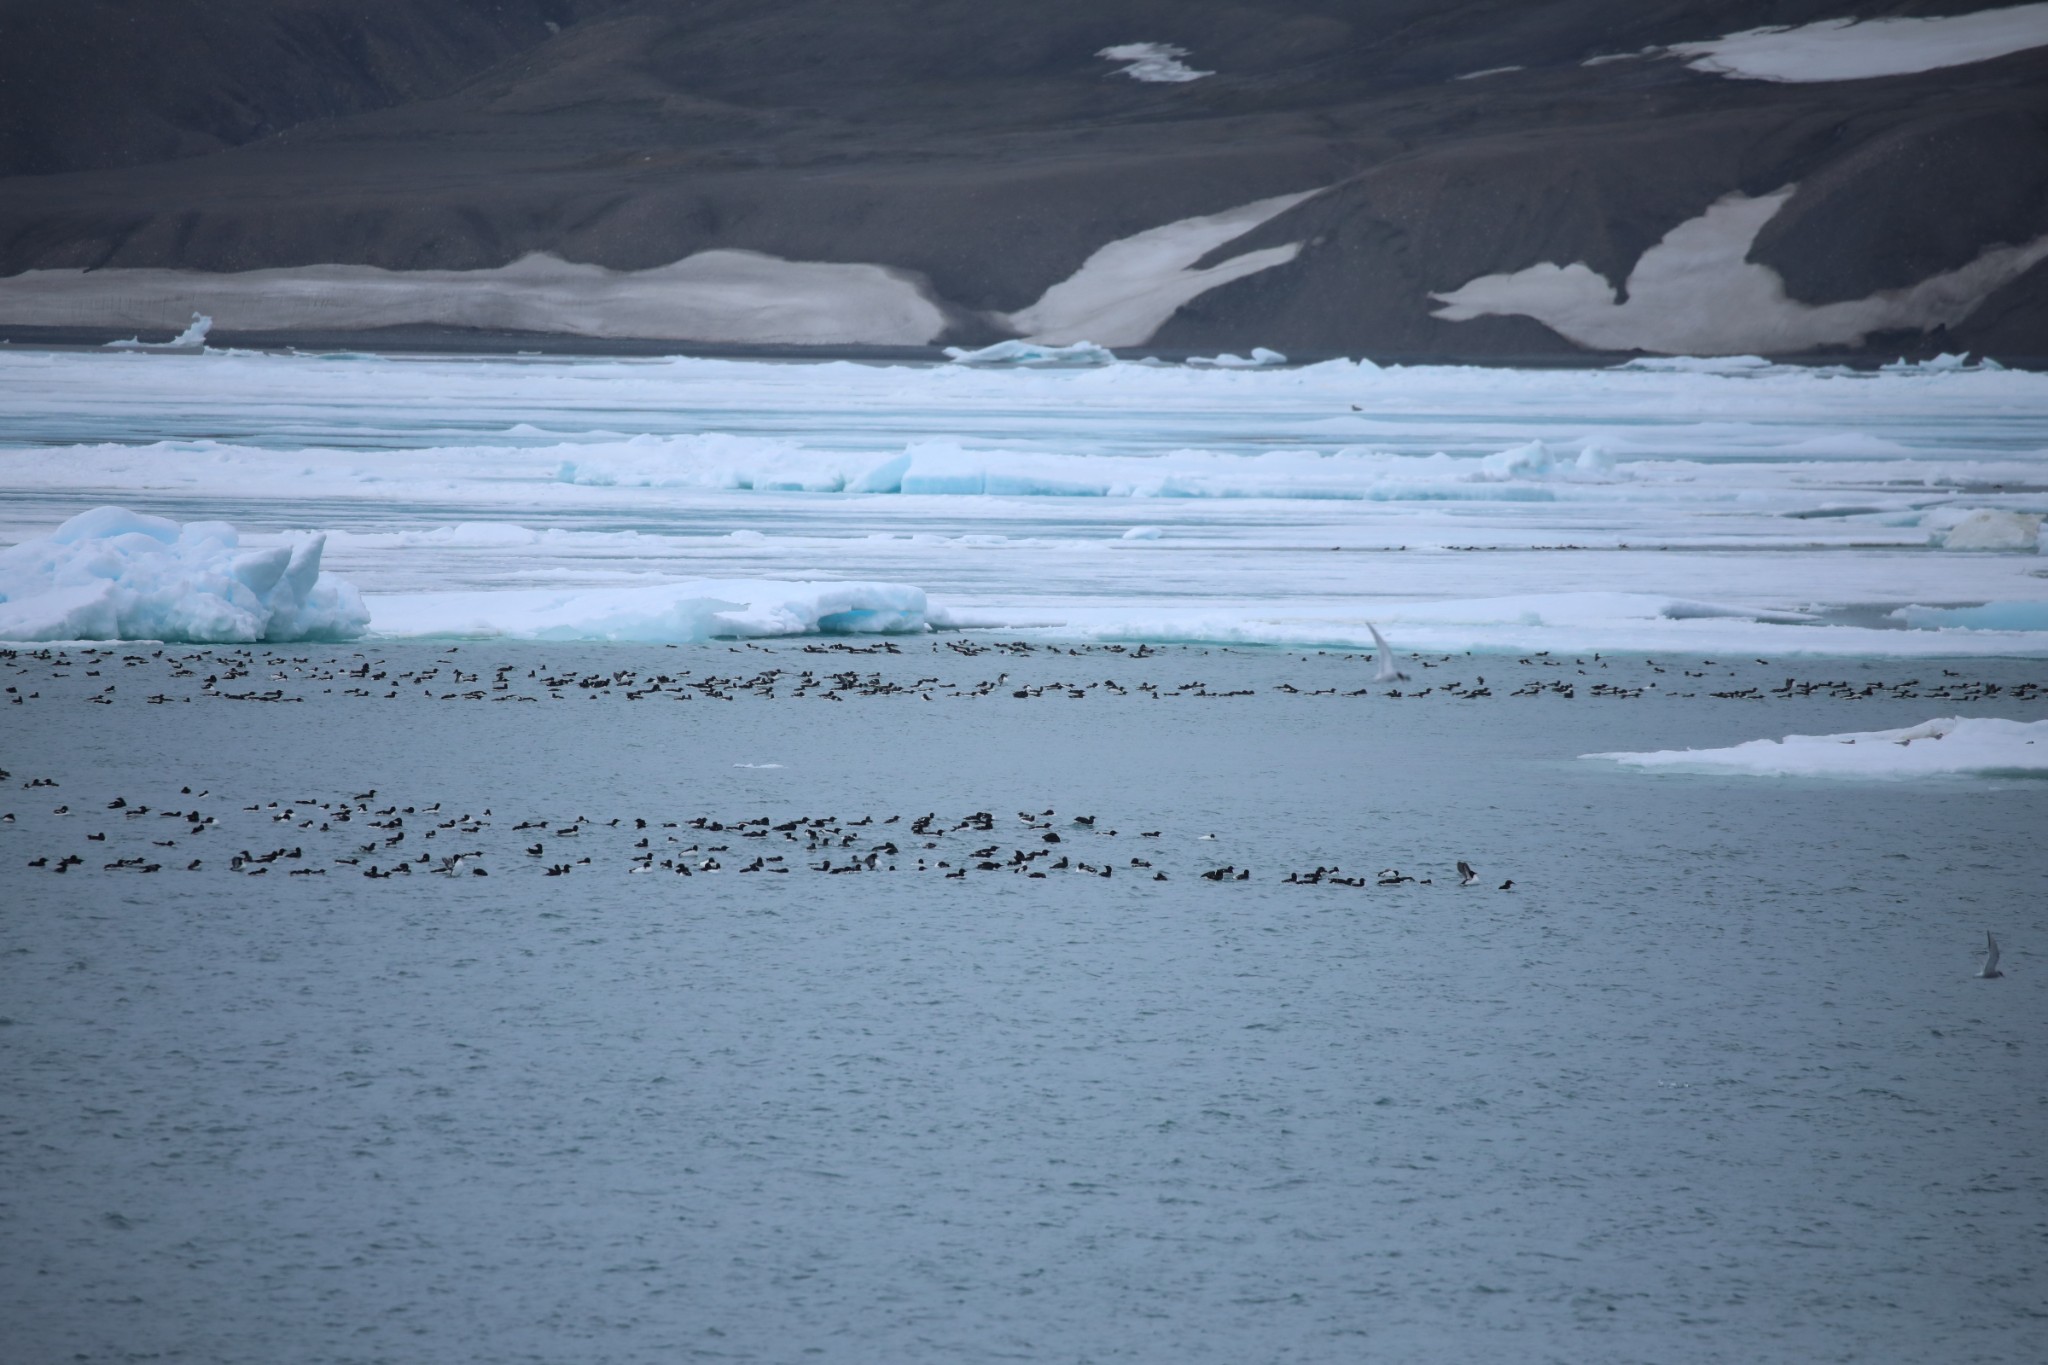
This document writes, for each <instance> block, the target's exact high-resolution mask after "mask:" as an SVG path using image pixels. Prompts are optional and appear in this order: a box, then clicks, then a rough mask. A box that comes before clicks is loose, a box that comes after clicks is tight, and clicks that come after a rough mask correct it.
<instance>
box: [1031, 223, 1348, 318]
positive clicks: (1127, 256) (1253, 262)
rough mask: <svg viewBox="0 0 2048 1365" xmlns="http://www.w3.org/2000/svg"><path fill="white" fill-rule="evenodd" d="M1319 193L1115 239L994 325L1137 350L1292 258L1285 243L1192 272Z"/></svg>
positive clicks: (1293, 247) (1294, 248)
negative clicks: (1180, 317)
mask: <svg viewBox="0 0 2048 1365" xmlns="http://www.w3.org/2000/svg"><path fill="white" fill-rule="evenodd" d="M1320 193H1322V191H1321V190H1305V191H1303V192H1301V193H1299V194H1281V195H1275V196H1274V197H1272V198H1270V199H1259V200H1255V201H1253V202H1252V203H1249V204H1241V205H1239V206H1238V207H1237V208H1234V209H1226V210H1224V211H1223V212H1221V213H1211V214H1205V215H1203V216H1201V217H1197V218H1183V219H1180V220H1179V221H1177V222H1172V223H1167V224H1164V225H1162V226H1160V227H1156V228H1148V229H1146V230H1145V231H1143V232H1139V233H1135V234H1133V235H1132V236H1129V237H1123V238H1119V239H1118V240H1116V241H1114V242H1111V243H1109V244H1108V245H1106V246H1103V247H1101V248H1098V249H1097V250H1096V252H1095V253H1094V254H1093V255H1091V256H1090V257H1089V258H1088V259H1087V260H1085V261H1083V262H1082V263H1081V268H1080V269H1079V270H1077V271H1075V272H1074V273H1073V274H1072V275H1069V276H1068V277H1067V278H1066V279H1064V280H1061V281H1060V282H1059V283H1058V284H1055V285H1053V286H1052V287H1051V288H1050V289H1048V290H1046V291H1045V293H1044V294H1042V295H1040V296H1039V299H1038V302H1036V303H1034V304H1032V305H1030V306H1029V307H1027V308H1021V309H1019V310H1018V311H1017V312H1015V313H1011V314H1009V315H1008V316H1007V317H1005V318H1003V319H1001V320H1002V321H1004V322H1006V323H1007V324H1008V325H1009V326H1010V327H1011V329H1012V330H1014V331H1017V332H1019V333H1021V334H1022V335H1024V336H1025V337H1026V338H1028V339H1029V340H1032V341H1037V342H1048V343H1060V342H1071V341H1079V340H1080V339H1082V338H1083V337H1090V338H1093V339H1094V340H1095V341H1097V342H1098V343H1100V344H1101V345H1104V346H1142V345H1144V344H1145V343H1146V342H1147V341H1149V340H1151V338H1152V334H1153V333H1154V332H1156V331H1158V330H1159V328H1160V327H1161V325H1163V324H1164V323H1165V322H1166V320H1167V319H1168V318H1170V317H1172V316H1173V315H1174V313H1175V312H1176V311H1177V310H1179V308H1180V307H1181V305H1182V304H1184V303H1186V302H1188V301H1189V300H1190V299H1193V298H1195V297H1197V296H1199V295H1201V294H1206V293H1207V292H1209V291H1210V290H1211V289H1214V288H1216V287H1217V286H1218V285H1223V284H1228V283H1230V282H1231V281H1232V280H1241V279H1243V278H1245V277H1246V276H1247V275H1255V274H1257V273H1258V272H1259V271H1261V270H1270V269H1272V268H1273V267H1274V266H1276V265H1285V264H1286V263H1287V262H1289V261H1291V260H1293V259H1294V258H1295V257H1296V256H1297V255H1299V254H1300V252H1301V243H1300V242H1290V243H1288V244H1286V245H1284V246H1272V247H1265V248H1263V249H1261V250H1258V251H1247V252H1245V253H1244V254H1243V255H1240V256H1233V257H1231V258H1230V259H1229V260H1227V261H1221V262H1218V263H1217V264H1215V265H1212V266H1209V267H1207V268H1206V269H1200V270H1197V269H1195V262H1197V261H1199V260H1201V259H1202V258H1203V257H1204V256H1207V255H1208V254H1209V253H1210V252H1212V251H1214V250H1216V249H1217V248H1218V247H1221V246H1223V245H1225V244H1227V243H1229V242H1232V241H1235V240H1236V239H1237V238H1239V237H1242V236H1244V234H1246V233H1247V232H1250V231H1251V230H1252V229H1253V228H1255V227H1258V226H1259V225H1260V224H1262V223H1266V222H1268V221H1270V220H1272V219H1274V218H1277V217H1279V216H1280V215H1281V214H1283V213H1285V212H1287V210H1289V209H1291V208H1293V207H1294V206H1295V205H1296V204H1300V203H1303V202H1305V201H1307V200H1309V199H1312V198H1314V197H1315V196H1316V195H1318V194H1320Z"/></svg>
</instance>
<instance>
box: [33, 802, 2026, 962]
mask: <svg viewBox="0 0 2048 1365" xmlns="http://www.w3.org/2000/svg"><path fill="white" fill-rule="evenodd" d="M12 776H13V774H11V773H8V772H6V771H4V770H0V782H10V781H11V778H12ZM20 787H21V788H22V789H23V790H28V791H55V790H58V789H59V783H58V782H57V781H56V780H55V779H54V778H48V777H32V778H29V779H28V780H27V781H25V782H22V783H21V784H20ZM209 795H210V793H209V792H206V791H199V792H194V791H193V790H192V788H190V787H189V786H188V787H185V788H183V789H182V790H181V791H180V798H181V801H180V806H181V808H180V809H176V810H167V809H152V808H150V807H149V806H147V805H141V804H132V803H130V802H129V801H128V800H127V799H126V798H125V797H121V796H116V797H114V798H113V799H112V800H111V801H106V802H104V803H100V804H98V805H96V806H95V805H87V804H84V803H81V804H80V805H79V806H78V807H76V808H74V807H73V806H72V804H71V803H70V802H68V801H67V802H63V803H60V804H59V805H57V806H56V807H54V808H53V809H52V810H51V812H50V814H51V815H53V816H57V817H71V818H75V819H76V821H77V823H78V825H79V826H80V827H82V828H83V829H84V830H85V832H84V834H83V842H85V843H86V844H88V845H97V846H98V847H96V848H95V849H94V856H93V858H92V859H91V860H88V859H87V858H86V857H85V856H84V855H83V854H80V853H76V852H70V853H63V854H47V853H45V854H40V855H38V856H37V857H35V858H32V859H29V860H28V861H27V864H26V865H27V866H28V867H29V868H31V869H35V870H39V871H47V872H49V873H53V874H59V875H62V874H67V873H69V872H70V871H71V869H73V868H78V869H80V870H81V871H90V870H92V869H93V868H94V867H95V866H97V868H98V870H99V871H101V872H108V873H128V874H147V873H154V872H163V871H166V870H174V871H175V870H182V871H185V872H199V871H202V870H204V869H205V868H207V867H208V866H209V863H210V864H211V865H212V866H214V867H216V868H224V869H225V870H226V871H227V872H229V873H232V874H235V875H238V876H244V877H262V876H268V875H270V874H271V873H273V872H281V873H282V874H283V875H284V876H286V877H325V876H327V875H329V874H330V873H340V874H343V875H347V874H349V873H355V874H357V875H360V876H362V877H365V878H368V879H370V880H372V881H388V880H391V879H393V878H403V879H407V880H410V879H411V878H413V877H435V876H441V877H488V876H489V875H490V871H489V869H488V868H487V867H486V866H485V865H484V864H485V860H486V858H487V854H488V851H487V850H485V849H483V848H478V847H472V846H470V845H473V844H475V843H476V842H478V841H479V840H478V836H482V835H485V834H486V833H487V832H489V831H491V830H493V829H494V828H500V827H501V826H499V824H498V822H497V821H496V820H495V818H494V816H493V814H492V812H491V811H490V810H488V809H486V810H484V811H482V812H480V813H478V814H471V813H470V812H468V811H463V812H461V813H459V814H457V813H451V812H449V811H446V810H444V809H443V807H442V804H441V803H440V802H438V801H436V802H434V803H433V804H431V805H418V804H414V805H404V806H401V805H399V804H398V803H397V802H395V801H393V802H389V803H387V804H383V805H378V804H377V801H378V794H377V792H376V791H375V790H370V791H364V792H356V793H353V794H351V795H350V796H348V797H347V798H345V799H338V800H331V801H322V800H318V799H315V798H301V799H298V800H292V801H286V802H278V801H271V802H268V803H259V804H256V805H250V806H241V807H230V808H226V809H222V810H220V811H219V813H214V812H210V811H208V810H206V809H205V808H204V805H203V803H204V802H205V801H206V800H207V798H208V797H209ZM184 798H190V804H189V805H185V804H184ZM223 816H225V817H226V819H225V821H224V820H223ZM95 817H97V818H95ZM16 823H17V817H16V815H15V814H14V812H12V811H6V812H0V831H5V830H8V829H10V828H12V827H14V826H15V825H16ZM999 823H1000V825H1001V828H1000V829H999V828H998V825H999ZM238 825H239V826H241V827H243V830H244V838H247V836H248V829H249V827H250V826H251V825H253V827H254V828H255V829H256V830H258V831H263V830H265V827H266V826H267V827H268V837H267V838H262V839H255V840H252V841H250V842H243V840H241V839H236V838H234V837H227V838H223V837H221V836H223V835H226V834H227V831H228V830H229V829H230V828H234V827H236V826H238ZM115 831H118V834H119V841H118V842H115V835H114V832H115ZM509 831H510V832H511V833H512V834H513V835H515V836H517V837H518V841H519V842H518V853H517V854H516V855H515V854H501V855H500V856H501V857H509V858H514V859H516V865H518V866H521V867H523V868H526V869H531V870H537V871H538V874H539V875H540V876H543V877H567V876H570V875H572V874H574V873H576V872H577V871H579V870H580V869H583V868H591V869H593V870H596V869H600V868H610V869H612V870H617V869H618V868H619V867H620V866H621V865H623V867H624V870H625V872H626V874H627V875H634V874H658V875H667V876H671V877H702V876H712V875H717V874H720V873H730V874H734V875H742V876H743V875H747V874H750V873H752V874H761V875H765V876H770V877H772V876H776V875H788V874H790V873H793V872H794V873H810V874H817V875H825V876H847V875H853V876H859V875H862V874H873V873H894V872H912V873H928V874H933V875H936V876H938V877H941V878H943V879H946V880H964V879H966V878H967V877H968V876H969V875H970V874H975V875H985V874H991V873H993V874H1007V875H1010V876H1013V877H1025V878H1029V879H1032V880H1045V879H1048V878H1051V877H1053V876H1064V875H1073V876H1086V877H1090V878H1101V879H1105V880H1107V879H1111V878H1114V877H1115V876H1116V875H1117V874H1118V873H1122V874H1123V875H1124V876H1125V877H1127V878H1131V877H1135V878H1138V879H1140V880H1143V881H1149V882H1165V881H1170V880H1172V879H1173V877H1175V876H1193V877H1197V878H1199V879H1200V880H1203V881H1208V882H1248V881H1251V880H1252V871H1251V869H1250V868H1247V867H1238V866H1237V865H1235V864H1232V863H1224V864H1216V863H1215V862H1214V860H1213V859H1201V858H1200V857H1199V856H1198V855H1197V854H1191V853H1190V852H1189V845H1190V843H1193V844H1194V845H1196V846H1199V845H1201V844H1206V843H1211V842H1214V841H1215V840H1216V836H1215V835H1214V834H1201V835H1197V836H1194V837H1193V839H1192V840H1190V839H1189V838H1188V837H1187V836H1184V835H1183V836H1177V837H1168V836H1167V835H1166V832H1165V831H1163V830H1157V829H1150V830H1137V831H1133V832H1132V833H1131V834H1130V835H1123V834H1121V833H1120V832H1119V831H1118V830H1117V829H1114V828H1110V827H1108V826H1106V825H1104V824H1103V823H1102V822H1101V821H1100V820H1099V819H1098V817H1096V816H1094V815H1077V816H1072V817H1068V818H1066V819H1061V818H1060V817H1059V816H1058V813H1057V811H1055V810H1052V809H1047V810H1042V811H1035V812H1034V811H1018V812H1016V820H1015V823H1014V824H1013V823H1011V822H1010V821H1008V820H1003V821H1001V822H999V821H998V820H997V818H996V816H995V815H993V814H992V813H990V812H988V811H975V812H973V813H971V814H969V815H967V816H965V817H964V818H961V819H959V820H950V819H941V818H940V817H939V816H938V814H937V813H936V812H929V813H926V814H924V815H920V816H916V817H913V818H911V819H909V820H907V821H906V820H905V819H904V817H903V816H901V815H891V816H888V817H886V818H884V819H880V820H877V819H876V818H875V817H874V816H872V815H865V816H862V817H861V818H860V819H858V820H848V819H842V818H840V817H837V816H830V815H819V816H793V817H791V818H789V819H786V820H781V821H777V820H775V819H774V818H773V817H772V816H765V815H762V816H752V817H748V818H745V819H738V820H731V821H726V820H716V819H712V818H710V817H708V816H697V817H694V818H692V819H689V820H668V821H661V820H648V819H647V818H645V817H642V816H633V817H627V818H613V819H610V820H605V821H594V820H592V819H590V818H589V817H587V816H583V815H578V816H576V817H575V818H573V819H570V820H553V819H549V820H541V819H533V818H527V819H522V820H520V821H519V822H518V823H516V824H513V825H511V826H509ZM157 836H162V837H157ZM529 838H530V839H531V840H532V841H533V842H532V843H530V844H529V843H526V842H524V841H525V840H526V839H529ZM287 840H288V841H289V842H285V841H287ZM622 840H626V841H630V842H629V844H628V847H627V848H626V849H624V850H621V849H620V848H619V847H618V843H619V842H620V841H622ZM1113 841H1120V842H1113ZM237 844H239V845H240V846H239V847H233V848H232V851H230V852H227V853H226V854H225V855H224V856H223V853H222V852H221V850H222V849H224V848H228V847H230V846H233V845H237ZM253 844H263V845H268V846H267V847H264V848H263V849H262V851H261V852H257V851H255V848H254V847H253V846H252V845H253ZM430 845H431V846H430ZM451 846H452V849H453V851H443V850H448V849H450V848H451ZM130 849H135V850H137V851H134V852H129V851H128V850H130ZM586 849H590V850H592V851H590V852H585V851H584V850H586ZM110 854H117V855H121V856H112V857H109V855H110ZM191 854H197V855H198V856H191V857H189V858H188V856H187V855H191ZM600 858H601V859H602V861H601V862H600ZM503 866H504V864H503V863H502V862H501V863H500V868H501V871H502V869H503ZM1169 868H1171V869H1172V871H1171V873H1169V870H1168V869H1169ZM1280 880H1281V882H1282V884H1284V885H1288V886H1333V887H1367V886H1373V887H1389V888H1398V887H1404V886H1433V885H1435V884H1436V878H1435V877H1433V876H1420V877H1418V876H1415V875H1412V874H1410V873H1406V872H1403V871H1401V870H1400V869H1399V868H1393V867H1385V868H1381V869H1379V870H1378V871H1377V872H1376V873H1373V874H1372V875H1370V876H1365V875H1349V876H1347V875H1346V874H1345V873H1344V871H1343V869H1342V868H1341V867H1334V866H1331V867H1325V866H1322V865H1320V864H1319V865H1317V866H1316V867H1315V868H1313V869H1312V870H1310V871H1307V872H1300V871H1290V872H1289V873H1287V875H1286V876H1285V877H1284V878H1281V879H1280ZM1446 882H1447V884H1455V885H1456V886H1458V887H1471V886H1475V885H1478V884H1480V882H1481V878H1480V876H1479V873H1478V870H1477V869H1476V868H1474V867H1473V866H1472V865H1471V864H1470V863H1469V862H1466V861H1465V860H1463V859H1459V860H1458V863H1457V867H1456V876H1455V880H1454V883H1453V879H1451V878H1448V877H1447V878H1446ZM1514 886H1515V883H1514V880H1513V879H1512V878H1509V879H1507V880H1504V881H1502V882H1501V883H1500V884H1499V886H1498V887H1497V888H1496V889H1497V890H1500V891H1512V890H1513V889H1514ZM1984 942H1985V953H1984V965H1983V969H1982V970H1981V971H1980V972H1979V973H1978V975H1979V976H1980V977H1984V978H1996V977H2002V976H2004V975H2005V973H2004V972H2002V971H2000V970H1999V966H1998V962H1999V949H1998V940H1997V938H1996V937H1994V936H1993V935H1992V934H1991V933H1990V932H1989V931H1986V933H1985V935H1984Z"/></svg>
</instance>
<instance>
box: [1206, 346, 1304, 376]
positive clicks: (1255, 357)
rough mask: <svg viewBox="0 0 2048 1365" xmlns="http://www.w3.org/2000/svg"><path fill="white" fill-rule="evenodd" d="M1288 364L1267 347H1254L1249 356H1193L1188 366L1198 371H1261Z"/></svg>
mask: <svg viewBox="0 0 2048 1365" xmlns="http://www.w3.org/2000/svg"><path fill="white" fill-rule="evenodd" d="M1286 363H1287V357H1286V356H1284V355H1282V354H1280V352H1278V351H1276V350H1273V349H1271V348H1270V347H1266V346H1254V347H1252V353H1251V354H1250V355H1248V356H1246V355H1232V354H1231V353H1230V352H1228V351H1225V352H1224V353H1223V354H1222V355H1191V356H1189V357H1188V364H1190V365H1192V366H1194V367H1195V368H1196V369H1198V370H1201V369H1211V370H1259V369H1264V368H1265V367H1267V366H1269V365H1285V364H1286Z"/></svg>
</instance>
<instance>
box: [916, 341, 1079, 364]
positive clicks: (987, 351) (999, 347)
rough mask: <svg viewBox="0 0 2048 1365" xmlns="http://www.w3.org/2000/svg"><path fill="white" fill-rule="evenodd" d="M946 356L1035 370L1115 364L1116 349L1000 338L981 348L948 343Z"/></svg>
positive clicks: (959, 361) (962, 360) (951, 358)
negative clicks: (1052, 344)
mask: <svg viewBox="0 0 2048 1365" xmlns="http://www.w3.org/2000/svg"><path fill="white" fill-rule="evenodd" d="M946 359H948V360H950V361H952V362H953V363H954V364H955V365H991V366H992V365H1014V366H1017V367H1019V368H1022V369H1033V370H1056V369H1073V368H1076V367H1080V366H1093V365H1114V364H1115V363H1116V355H1115V353H1114V352H1112V351H1110V350H1109V349H1108V348H1107V347H1103V346H1097V345H1096V344H1095V343H1094V342H1092V341H1077V342H1075V343H1074V344H1073V345H1071V346H1047V345H1041V344H1039V343H1038V342H1035V341H998V342H996V343H995V344H994V345H993V346H983V347H981V348H980V349H978V350H969V349H967V348H966V347H962V346H948V347H947V348H946Z"/></svg>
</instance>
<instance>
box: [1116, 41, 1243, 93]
mask: <svg viewBox="0 0 2048 1365" xmlns="http://www.w3.org/2000/svg"><path fill="white" fill-rule="evenodd" d="M1095 55H1096V56H1098V57H1104V58H1107V59H1108V60H1110V61H1112V62H1124V63H1127V65H1124V66H1120V67H1118V68H1117V69H1116V70H1115V71H1112V72H1111V73H1110V74H1111V75H1113V76H1129V77H1130V78H1131V79H1132V80H1134V81H1144V82H1146V83H1148V84H1159V85H1181V84H1185V83H1186V82H1188V81H1198V80H1200V79H1202V77H1204V76H1213V75H1215V74H1216V73H1215V72H1213V71H1197V70H1195V69H1194V68H1193V67H1191V66H1189V65H1188V64H1187V63H1186V62H1183V61H1182V60H1180V59H1181V58H1182V57H1185V56H1187V55H1188V50H1187V49H1186V48H1184V47H1175V46H1174V45H1173V44H1172V43H1122V44H1119V45H1118V46H1116V47H1105V48H1103V49H1102V51H1100V52H1098V53H1096V54H1095Z"/></svg>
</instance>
